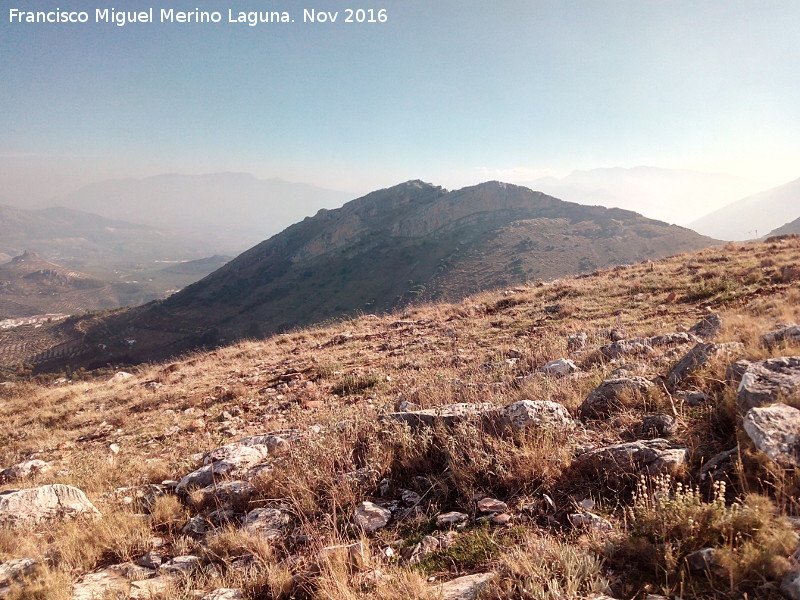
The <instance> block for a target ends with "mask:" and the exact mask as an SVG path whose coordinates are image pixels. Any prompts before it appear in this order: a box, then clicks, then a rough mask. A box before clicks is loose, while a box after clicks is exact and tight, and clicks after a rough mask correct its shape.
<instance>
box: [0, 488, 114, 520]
mask: <svg viewBox="0 0 800 600" xmlns="http://www.w3.org/2000/svg"><path fill="white" fill-rule="evenodd" d="M79 515H85V516H89V517H100V511H98V510H97V509H96V508H95V507H94V505H93V504H92V503H91V502H89V499H88V498H87V497H86V495H85V494H84V493H83V492H82V491H81V490H79V489H78V488H76V487H72V486H69V485H62V484H53V485H43V486H41V487H37V488H29V489H24V490H6V491H4V492H0V524H4V525H11V526H15V525H27V524H35V523H40V522H42V521H49V520H52V519H61V518H65V517H76V516H79Z"/></svg>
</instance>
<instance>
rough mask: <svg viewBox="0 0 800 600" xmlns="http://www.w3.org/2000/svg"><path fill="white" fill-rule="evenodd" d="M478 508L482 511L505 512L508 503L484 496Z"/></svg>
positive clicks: (479, 501)
mask: <svg viewBox="0 0 800 600" xmlns="http://www.w3.org/2000/svg"><path fill="white" fill-rule="evenodd" d="M478 510H479V511H480V512H482V513H495V512H505V511H507V510H508V504H506V503H505V502H503V501H501V500H498V499H497V498H483V499H482V500H478Z"/></svg>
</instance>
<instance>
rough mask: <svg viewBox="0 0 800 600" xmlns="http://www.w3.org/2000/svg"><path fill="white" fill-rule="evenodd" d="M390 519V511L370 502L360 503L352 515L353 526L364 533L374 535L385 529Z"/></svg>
mask: <svg viewBox="0 0 800 600" xmlns="http://www.w3.org/2000/svg"><path fill="white" fill-rule="evenodd" d="M391 518H392V513H391V511H389V510H387V509H385V508H383V507H381V506H378V505H377V504H373V503H372V502H362V503H361V504H359V505H358V506H356V509H355V512H354V513H353V524H354V525H355V526H356V527H357V528H358V529H361V530H362V531H364V532H365V533H374V532H376V531H378V529H382V528H384V527H386V525H388V524H389V520H390V519H391Z"/></svg>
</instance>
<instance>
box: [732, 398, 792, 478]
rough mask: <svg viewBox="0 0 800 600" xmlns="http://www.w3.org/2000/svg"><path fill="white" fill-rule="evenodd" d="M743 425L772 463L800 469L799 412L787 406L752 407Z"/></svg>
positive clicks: (757, 446)
mask: <svg viewBox="0 0 800 600" xmlns="http://www.w3.org/2000/svg"><path fill="white" fill-rule="evenodd" d="M742 425H743V427H744V430H745V431H746V432H747V435H748V436H749V437H750V439H751V440H753V443H754V444H755V446H756V448H758V449H759V450H761V451H762V452H763V453H764V454H766V455H767V456H769V457H770V458H771V459H772V460H774V461H775V462H777V463H779V464H782V465H785V466H793V467H797V466H800V410H797V409H796V408H794V407H792V406H787V405H786V404H773V405H772V406H764V407H756V408H751V409H750V410H748V411H747V414H745V416H744V420H743V423H742Z"/></svg>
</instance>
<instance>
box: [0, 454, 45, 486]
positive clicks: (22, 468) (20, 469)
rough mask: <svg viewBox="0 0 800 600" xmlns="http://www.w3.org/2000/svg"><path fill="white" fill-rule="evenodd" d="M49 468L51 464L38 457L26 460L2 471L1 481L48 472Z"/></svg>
mask: <svg viewBox="0 0 800 600" xmlns="http://www.w3.org/2000/svg"><path fill="white" fill-rule="evenodd" d="M49 470H50V465H48V464H47V463H46V462H44V461H43V460H39V459H36V458H35V459H33V460H25V461H22V462H19V463H17V464H15V465H12V466H10V467H8V468H7V469H3V470H2V471H0V482H3V483H10V482H12V481H18V480H20V479H25V478H26V477H32V476H34V475H38V474H40V473H47V472H48V471H49Z"/></svg>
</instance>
